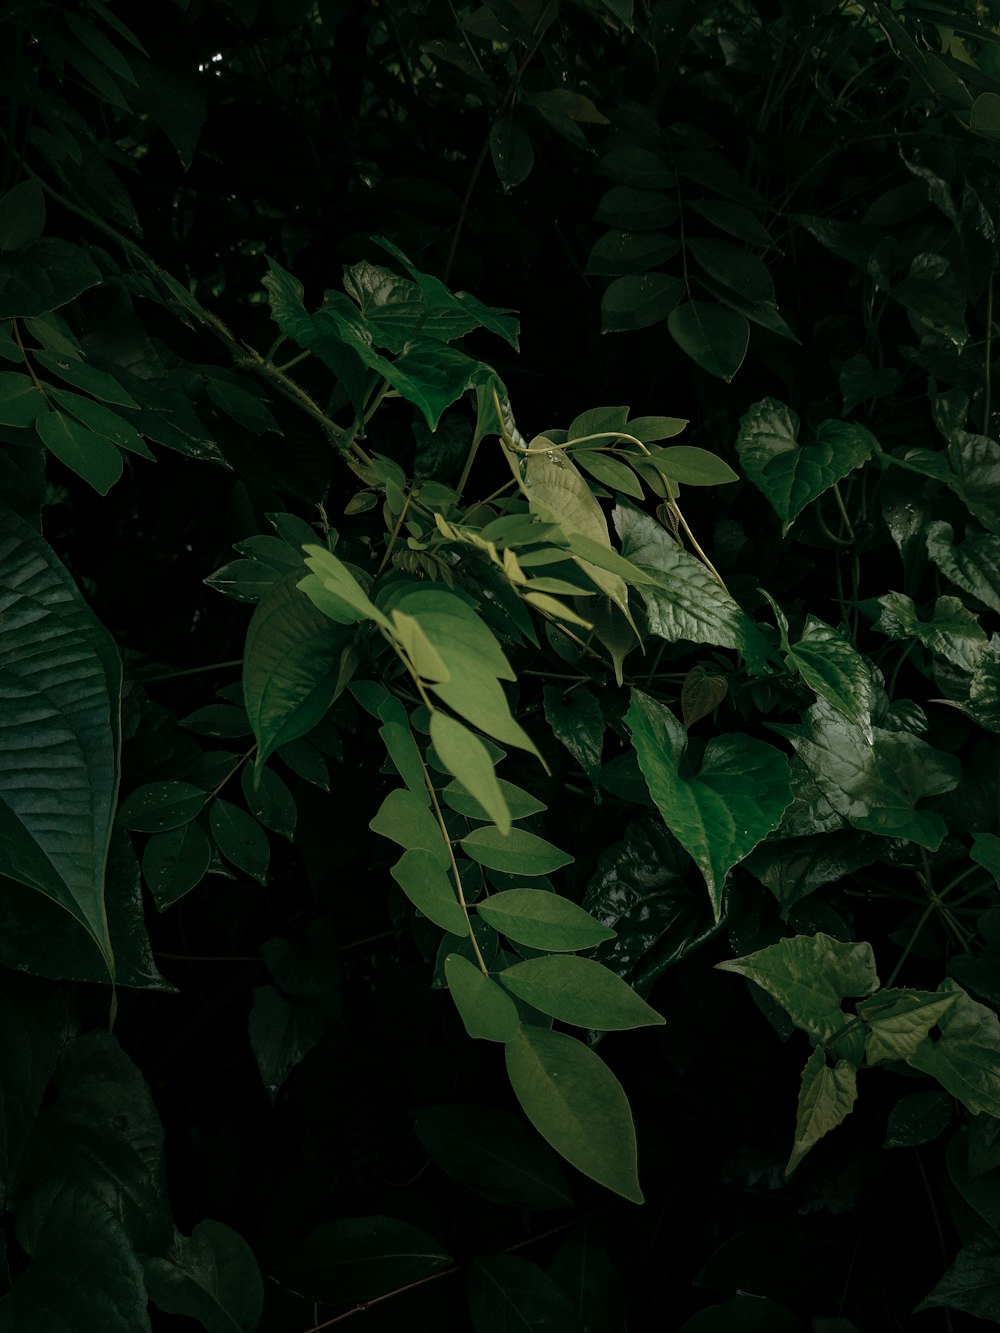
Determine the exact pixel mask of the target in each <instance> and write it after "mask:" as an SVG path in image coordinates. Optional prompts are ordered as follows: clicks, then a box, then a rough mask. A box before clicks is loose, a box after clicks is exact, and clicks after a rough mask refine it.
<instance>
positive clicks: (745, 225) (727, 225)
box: [684, 199, 774, 271]
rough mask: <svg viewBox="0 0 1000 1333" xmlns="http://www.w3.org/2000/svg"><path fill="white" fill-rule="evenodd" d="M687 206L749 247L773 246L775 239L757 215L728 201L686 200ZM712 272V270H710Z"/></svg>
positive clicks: (740, 205)
mask: <svg viewBox="0 0 1000 1333" xmlns="http://www.w3.org/2000/svg"><path fill="white" fill-rule="evenodd" d="M684 203H685V206H686V207H688V208H693V209H694V211H695V212H696V213H700V214H701V216H702V217H703V218H706V219H707V220H708V221H709V222H711V223H712V225H713V226H715V227H718V228H719V230H720V231H725V232H728V233H729V235H730V236H735V237H736V238H737V240H740V241H746V242H747V243H748V244H749V245H763V246H768V247H770V246H773V245H774V239H773V238H772V236H771V233H770V232H769V231H768V230H767V228H766V227H765V226H764V224H763V223H762V222H761V221H760V219H759V218H758V217H757V215H756V214H755V213H751V211H750V210H749V208H744V206H743V205H742V204H734V203H732V202H730V201H729V200H727V199H685V201H684ZM709 271H711V270H709Z"/></svg>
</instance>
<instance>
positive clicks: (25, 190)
mask: <svg viewBox="0 0 1000 1333" xmlns="http://www.w3.org/2000/svg"><path fill="white" fill-rule="evenodd" d="M44 226H45V195H44V194H43V193H42V187H41V185H40V184H39V183H38V180H37V179H36V177H34V176H29V177H28V179H27V180H23V181H21V183H20V185H15V186H14V188H13V189H12V190H8V191H7V193H6V194H5V195H4V196H3V197H2V198H0V252H3V251H10V250H20V248H21V247H22V246H23V245H27V243H28V242H29V241H34V240H37V239H38V237H39V236H41V234H42V230H43V228H44Z"/></svg>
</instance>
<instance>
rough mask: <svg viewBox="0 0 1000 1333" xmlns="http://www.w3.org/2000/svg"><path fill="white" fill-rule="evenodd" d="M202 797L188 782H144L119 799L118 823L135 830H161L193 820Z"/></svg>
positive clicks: (199, 790)
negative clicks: (120, 803)
mask: <svg viewBox="0 0 1000 1333" xmlns="http://www.w3.org/2000/svg"><path fill="white" fill-rule="evenodd" d="M206 799H207V797H206V794H205V792H204V791H202V789H201V788H200V787H196V786H195V785H194V784H193V783H191V782H147V783H145V784H144V785H143V786H141V787H137V788H136V789H135V791H134V792H132V793H131V794H130V795H129V797H128V798H127V800H124V801H123V802H122V805H121V809H120V810H119V811H118V822H119V823H120V824H121V826H122V828H127V829H132V830H134V831H135V832H137V833H165V832H166V831H167V830H168V829H175V828H180V826H181V825H182V824H187V823H188V822H189V821H190V820H192V819H194V817H195V815H196V814H198V812H199V811H200V810H201V808H202V807H203V806H204V804H205V801H206Z"/></svg>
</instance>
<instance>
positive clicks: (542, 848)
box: [376, 824, 573, 878]
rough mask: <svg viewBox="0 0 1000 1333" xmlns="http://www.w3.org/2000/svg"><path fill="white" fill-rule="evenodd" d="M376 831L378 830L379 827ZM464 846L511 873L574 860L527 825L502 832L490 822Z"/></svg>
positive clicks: (540, 871)
mask: <svg viewBox="0 0 1000 1333" xmlns="http://www.w3.org/2000/svg"><path fill="white" fill-rule="evenodd" d="M376 831H377V830H376ZM461 844H462V849H463V851H465V853H466V854H467V855H468V856H471V857H472V859H473V861H478V863H479V864H480V865H484V866H487V867H489V869H490V870H504V871H506V872H507V873H509V874H512V875H527V876H528V877H529V878H530V877H532V876H534V875H548V874H550V873H551V872H552V871H553V870H558V869H560V867H562V866H565V865H569V864H570V862H571V861H572V860H573V858H572V856H570V855H568V853H566V852H561V851H560V850H559V848H558V847H553V845H552V844H551V843H550V842H546V841H545V839H544V838H540V837H538V835H537V834H535V833H529V832H528V831H527V830H526V829H517V828H515V829H511V831H510V832H509V833H507V834H504V833H501V832H500V830H499V829H498V828H496V827H495V826H494V825H491V824H487V825H485V826H484V827H483V828H477V829H473V831H472V832H471V833H470V834H468V835H467V836H466V837H464V838H462V840H461Z"/></svg>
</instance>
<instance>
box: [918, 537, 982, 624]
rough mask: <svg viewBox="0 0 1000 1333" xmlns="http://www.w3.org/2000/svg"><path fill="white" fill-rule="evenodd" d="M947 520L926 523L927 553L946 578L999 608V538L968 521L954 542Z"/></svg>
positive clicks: (963, 589) (964, 590)
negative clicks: (958, 539)
mask: <svg viewBox="0 0 1000 1333" xmlns="http://www.w3.org/2000/svg"><path fill="white" fill-rule="evenodd" d="M953 536H954V534H953V529H952V527H951V524H950V523H939V522H933V523H928V524H927V529H926V537H927V554H928V555H929V556H930V558H931V559H932V560H933V561H934V563H935V564H936V565H937V567H938V569H940V571H941V573H942V574H944V575H945V577H946V578H949V579H951V581H952V583H954V584H955V585H956V586H957V587H959V588H961V589H962V591H963V592H967V593H971V595H972V596H973V597H977V598H978V599H979V601H981V602H983V603H984V604H985V605H986V606H988V607H991V608H992V609H993V610H994V611H1000V537H995V536H993V534H992V533H987V532H982V531H980V530H978V529H976V528H974V527H972V525H971V524H970V525H969V526H968V527H967V528H966V530H965V540H964V541H962V542H961V543H955V542H954V540H953Z"/></svg>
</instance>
